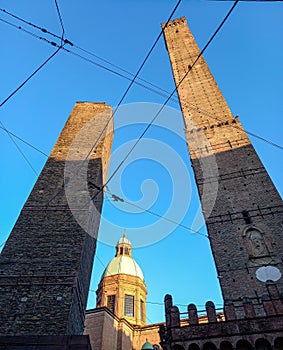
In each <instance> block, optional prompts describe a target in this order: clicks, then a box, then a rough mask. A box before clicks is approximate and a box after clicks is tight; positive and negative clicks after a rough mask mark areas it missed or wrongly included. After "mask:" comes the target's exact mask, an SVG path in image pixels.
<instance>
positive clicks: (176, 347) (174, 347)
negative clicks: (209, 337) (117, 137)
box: [172, 345, 185, 350]
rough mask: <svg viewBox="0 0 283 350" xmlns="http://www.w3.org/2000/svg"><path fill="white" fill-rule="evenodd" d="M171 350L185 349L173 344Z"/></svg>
mask: <svg viewBox="0 0 283 350" xmlns="http://www.w3.org/2000/svg"><path fill="white" fill-rule="evenodd" d="M172 350H185V349H184V348H183V346H181V345H174V346H173V348H172Z"/></svg>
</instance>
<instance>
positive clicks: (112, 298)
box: [107, 295, 115, 314]
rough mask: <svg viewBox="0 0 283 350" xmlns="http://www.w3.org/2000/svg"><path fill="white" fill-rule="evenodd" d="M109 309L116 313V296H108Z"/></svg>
mask: <svg viewBox="0 0 283 350" xmlns="http://www.w3.org/2000/svg"><path fill="white" fill-rule="evenodd" d="M107 307H108V309H109V310H110V311H111V312H113V314H114V311H115V295H108V296H107Z"/></svg>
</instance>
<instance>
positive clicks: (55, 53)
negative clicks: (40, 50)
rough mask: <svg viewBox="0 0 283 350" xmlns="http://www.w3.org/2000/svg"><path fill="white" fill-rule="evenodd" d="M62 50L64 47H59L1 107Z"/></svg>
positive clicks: (0, 104)
mask: <svg viewBox="0 0 283 350" xmlns="http://www.w3.org/2000/svg"><path fill="white" fill-rule="evenodd" d="M61 49H62V46H59V47H58V48H57V50H56V51H55V52H53V53H52V54H51V55H50V56H49V57H48V58H47V59H46V60H45V61H44V62H43V63H42V64H41V65H40V66H39V67H38V68H36V70H35V71H33V72H32V73H31V74H30V75H29V76H28V77H27V78H26V79H25V80H24V81H23V82H22V83H21V84H20V85H19V86H18V87H17V88H16V89H15V90H14V91H13V92H11V93H10V95H9V96H8V97H6V98H5V99H4V101H2V102H1V103H0V107H2V106H4V104H5V103H6V102H8V101H9V100H10V98H11V97H13V96H14V95H15V94H16V93H17V92H18V91H19V90H20V89H21V88H22V87H23V86H24V85H25V84H26V83H27V82H28V81H29V80H30V79H31V78H32V77H34V76H35V74H36V73H38V72H39V71H40V70H41V69H42V68H43V67H44V66H45V65H46V64H47V63H48V62H49V61H50V60H51V59H52V58H53V57H54V56H55V55H57V53H58V52H59V51H60V50H61Z"/></svg>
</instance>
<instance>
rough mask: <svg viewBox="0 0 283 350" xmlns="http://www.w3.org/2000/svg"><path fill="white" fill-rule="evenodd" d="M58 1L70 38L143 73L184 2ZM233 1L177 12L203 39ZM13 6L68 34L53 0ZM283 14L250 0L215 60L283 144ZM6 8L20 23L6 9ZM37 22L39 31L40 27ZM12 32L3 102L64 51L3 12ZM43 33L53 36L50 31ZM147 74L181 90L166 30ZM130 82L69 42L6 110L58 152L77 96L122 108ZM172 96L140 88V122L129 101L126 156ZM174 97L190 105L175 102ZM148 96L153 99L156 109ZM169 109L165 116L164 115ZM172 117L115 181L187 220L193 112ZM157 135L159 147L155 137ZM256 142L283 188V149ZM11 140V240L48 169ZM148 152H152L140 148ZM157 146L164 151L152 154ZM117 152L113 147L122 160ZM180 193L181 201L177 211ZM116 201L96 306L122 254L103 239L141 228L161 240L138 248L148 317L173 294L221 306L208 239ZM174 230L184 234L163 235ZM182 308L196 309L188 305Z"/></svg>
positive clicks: (10, 119)
mask: <svg viewBox="0 0 283 350" xmlns="http://www.w3.org/2000/svg"><path fill="white" fill-rule="evenodd" d="M58 4H59V7H60V11H61V14H62V18H63V22H64V27H65V32H66V37H67V38H68V39H69V40H70V41H72V42H73V43H75V44H76V45H78V46H80V47H82V48H84V49H87V50H89V51H91V52H92V53H94V54H96V55H98V56H100V57H102V58H104V59H106V60H108V61H110V62H112V63H113V64H115V65H118V66H121V67H123V68H124V69H126V70H128V71H130V72H132V73H135V71H136V70H137V69H138V67H139V65H140V63H141V62H142V60H143V59H144V57H145V55H146V54H147V52H148V49H149V48H150V47H151V45H152V44H153V42H154V40H155V38H156V37H157V35H158V33H159V32H160V24H161V23H162V22H166V20H167V18H168V16H169V14H170V13H171V11H172V9H173V7H174V6H175V1H169V0H168V1H167V0H162V1H161V0H156V1H152V0H144V1H135V0H131V1H130V0H121V1H114V0H112V1H107V0H106V1H104V2H94V1H90V0H85V1H80V2H78V1H75V0H68V1H62V0H61V1H60V0H58ZM231 5H232V3H231V2H216V1H202V0H192V1H185V0H183V2H182V3H181V5H180V7H179V9H178V10H177V12H176V15H175V16H174V17H181V16H186V18H187V21H188V24H189V26H190V29H191V31H192V33H193V35H194V36H195V38H196V40H197V42H198V44H199V46H200V48H202V47H203V46H204V45H205V43H206V42H207V40H208V39H209V37H210V36H211V34H212V33H213V32H214V30H215V29H216V28H217V26H218V24H219V23H220V21H221V20H222V19H223V17H224V16H225V14H226V13H227V11H228V9H229V8H230V7H231ZM1 7H2V8H4V9H6V10H8V11H10V12H12V13H14V14H16V15H18V16H20V17H23V18H24V19H26V20H28V21H30V22H33V23H35V24H37V25H39V26H41V27H44V28H47V29H48V30H49V31H52V32H55V33H57V34H59V35H60V33H61V27H60V22H59V20H58V17H57V13H56V8H55V4H54V3H53V2H52V1H46V0H44V1H35V0H30V1H28V2H23V1H20V0H14V1H13V2H11V1H2V3H1ZM282 14H283V5H282V4H281V3H275V2H263V3H258V2H240V3H239V4H238V5H237V7H236V9H235V11H234V12H233V14H232V15H231V17H230V18H229V20H228V21H227V23H226V24H225V25H224V27H223V28H222V30H221V32H220V33H219V34H218V35H217V37H216V38H215V40H214V41H213V42H212V44H211V45H210V46H209V48H208V49H207V51H206V53H205V58H206V61H207V63H208V65H209V67H210V69H211V71H212V73H213V74H214V77H215V79H216V81H217V82H218V84H219V86H220V88H221V90H222V92H223V94H224V96H225V98H226V99H227V102H228V104H229V105H230V108H231V110H232V112H233V113H234V115H239V116H240V120H241V122H242V124H243V125H244V127H245V128H246V129H247V130H249V131H251V132H253V133H255V134H257V135H260V136H262V137H263V138H265V139H268V140H271V141H273V142H274V143H277V144H279V145H282V136H281V135H282V97H283V96H282V91H283V86H282V85H283V83H282V82H283V69H282V62H283V48H282V34H283V24H282V21H281V19H282ZM0 18H2V19H5V20H8V21H11V22H12V23H15V24H18V22H16V21H15V20H12V19H11V18H10V17H9V16H7V15H5V14H4V13H2V12H1V13H0ZM18 25H19V24H18ZM25 28H26V29H28V30H31V31H33V29H32V28H29V27H25ZM0 33H1V39H2V40H1V45H2V50H1V63H2V64H1V66H0V71H1V81H2V84H1V89H0V101H1V102H2V101H3V100H4V99H5V98H6V97H7V96H8V95H9V94H10V93H11V92H12V91H13V90H14V89H15V88H16V87H17V86H18V85H19V84H20V83H21V82H22V81H23V80H24V79H25V78H26V77H27V76H28V75H29V74H30V73H31V72H32V71H33V70H34V69H35V68H37V67H38V66H39V65H40V64H41V63H42V62H43V61H44V60H45V59H46V58H47V57H48V56H49V55H51V53H52V52H54V50H55V49H54V47H52V46H50V45H48V44H46V43H45V42H43V41H40V40H37V39H36V38H33V37H31V36H29V35H27V34H26V33H23V32H22V31H19V30H17V29H15V28H13V27H11V26H8V25H7V24H5V23H3V22H0ZM38 34H39V35H41V33H40V32H39V33H38ZM82 54H83V55H84V56H86V55H85V54H84V53H82ZM92 58H93V57H92ZM97 62H99V63H101V62H100V61H98V60H97ZM140 76H141V77H142V78H144V79H146V80H148V81H150V82H152V83H154V84H156V85H158V86H160V87H162V88H163V89H165V90H167V91H172V89H173V88H174V83H173V78H172V74H171V68H170V65H169V59H168V55H167V52H166V49H165V45H164V41H163V39H161V40H160V42H159V43H158V45H157V47H156V48H155V50H154V51H153V53H152V55H151V57H150V59H149V60H148V62H147V64H146V66H145V67H144V69H143V70H142V72H141V75H140ZM127 86H128V81H127V80H125V79H122V78H120V77H118V76H115V75H113V74H111V73H109V72H107V71H105V70H102V69H101V68H98V67H96V66H94V65H92V64H90V63H87V62H85V61H83V60H81V59H79V58H77V57H75V56H73V55H71V54H68V53H67V52H60V53H59V54H58V55H56V56H55V57H54V58H53V59H52V60H51V61H50V62H49V63H48V64H47V65H46V67H44V69H42V70H41V71H40V72H39V73H38V74H37V75H36V76H35V77H34V78H33V79H32V80H31V81H30V82H28V83H27V84H26V86H24V87H23V88H22V89H21V90H20V91H19V92H18V93H17V94H15V95H14V96H13V97H12V98H11V99H10V100H9V101H8V102H7V103H6V104H4V105H3V106H2V107H1V109H0V120H1V121H2V122H3V123H4V125H5V127H6V128H7V129H9V130H11V131H12V132H13V133H15V134H17V135H19V136H20V137H22V138H23V139H25V140H27V141H29V142H30V143H32V144H33V145H35V146H37V147H38V148H39V149H41V150H42V151H44V152H45V153H47V154H49V152H50V151H51V149H52V147H53V145H54V143H55V141H56V139H57V137H58V136H59V133H60V131H61V129H62V128H63V126H64V123H65V122H66V120H67V118H68V115H69V114H70V112H71V110H72V108H73V106H74V104H75V102H76V101H103V102H106V103H107V104H109V105H112V106H115V105H116V104H117V103H118V101H119V100H120V98H121V96H122V94H123V93H124V91H125V89H126V88H127ZM164 100H165V98H164V97H161V96H159V95H156V94H154V93H152V92H150V91H147V90H145V89H142V88H141V87H139V86H133V88H132V89H131V90H130V92H129V94H128V95H127V97H126V99H125V101H124V103H125V104H132V105H131V106H134V111H135V112H134V114H136V113H137V111H142V113H140V114H139V116H138V118H139V119H138V122H135V123H134V122H133V119H132V117H131V113H132V112H131V109H127V108H128V107H127V106H126V107H125V108H126V109H125V110H126V111H130V113H129V114H127V113H124V114H123V115H122V116H121V117H119V114H117V115H116V117H115V125H116V127H117V132H116V135H115V139H114V144H113V150H114V151H115V150H118V151H116V154H118V158H119V156H121V155H123V152H125V149H126V147H128V146H129V145H130V144H131V142H132V141H133V140H135V139H136V138H137V137H138V136H139V134H140V133H141V132H142V130H143V128H144V127H145V126H146V123H147V122H148V121H149V120H150V119H151V118H152V116H151V115H150V110H151V109H153V110H154V108H155V107H154V106H155V105H143V107H140V105H137V103H142V102H146V103H152V104H162V103H163V102H164ZM168 105H169V106H170V107H171V108H173V109H176V110H178V109H179V107H178V105H177V104H176V103H174V102H169V104H168ZM147 106H150V107H148V109H147ZM173 113H178V112H173ZM137 114H138V113H137ZM123 116H124V119H123ZM119 118H121V119H119ZM127 118H129V119H127ZM165 119H166V117H165ZM165 119H162V118H161V120H160V122H161V124H162V121H164V120H165ZM121 120H122V123H124V124H123V126H122V127H120V124H119V123H120V121H121ZM162 125H163V124H162ZM162 125H161V126H160V125H159V126H154V127H153V128H152V129H151V130H150V131H149V133H148V134H146V138H145V140H147V141H145V142H144V143H143V144H141V147H140V149H138V148H137V150H136V152H137V153H136V154H135V153H133V155H132V158H131V159H130V160H131V161H130V162H129V164H128V166H127V167H126V168H125V171H124V172H123V173H122V174H121V177H118V178H116V179H114V180H113V181H114V182H113V188H112V190H115V191H116V190H118V187H115V186H119V185H120V184H121V188H120V187H119V189H121V191H122V192H121V193H122V194H123V198H125V199H127V201H129V202H134V203H138V204H140V206H142V207H146V208H149V209H150V210H152V211H154V212H156V213H158V214H160V215H168V217H170V218H171V219H173V220H177V221H180V218H179V217H178V215H179V214H180V210H181V211H182V210H184V208H185V211H184V218H182V221H181V222H182V224H183V225H185V226H188V227H191V226H192V225H193V221H194V218H195V214H196V212H197V208H198V206H199V203H198V196H197V193H196V187H195V184H194V178H193V174H192V173H191V169H190V162H189V158H188V153H187V150H186V148H185V143H184V140H183V136H182V122H181V116H179V121H178V122H177V123H173V124H172V125H170V123H169V124H166V127H164V125H163V126H162ZM171 128H172V129H173V130H175V131H174V132H173V131H172V130H171ZM174 128H176V129H174ZM153 141H154V146H156V147H157V148H154V147H152V142H153ZM251 141H252V143H253V145H254V146H255V148H256V150H257V152H258V154H259V156H260V158H261V159H262V161H263V163H264V165H265V166H266V168H267V170H268V172H269V173H270V176H271V178H272V179H273V181H274V183H275V185H276V186H277V188H278V190H279V191H280V192H281V194H282V191H283V186H282V181H280V180H281V174H282V170H283V169H282V162H281V157H282V150H280V149H278V148H275V147H273V146H271V145H269V144H267V143H265V142H263V141H260V140H258V139H255V138H253V137H251ZM147 142H148V143H147ZM0 146H1V150H2V152H1V156H0V157H1V158H0V162H1V175H0V179H1V180H0V181H1V182H0V186H1V197H0V234H1V241H0V243H3V242H4V241H5V240H6V239H7V236H8V235H9V233H10V231H11V229H12V227H13V225H14V223H15V221H16V219H17V217H18V215H19V213H20V210H21V208H22V206H23V204H24V202H25V200H26V199H27V197H28V195H29V193H30V191H31V189H32V187H33V185H34V183H35V181H36V178H37V176H36V175H35V174H34V172H33V171H32V170H31V168H30V167H29V166H28V165H27V163H26V162H25V160H24V159H23V158H22V156H21V155H20V153H19V152H18V150H17V149H16V148H15V145H14V144H13V143H12V142H11V140H10V139H9V137H8V136H7V135H6V134H5V132H3V131H1V130H0ZM19 146H20V147H21V149H22V151H23V152H24V153H25V155H26V157H27V158H28V159H29V161H30V162H31V164H32V165H33V167H34V168H35V169H36V171H37V172H40V171H41V169H42V167H43V165H44V163H45V161H46V158H45V157H44V156H42V155H41V154H40V153H38V152H35V151H34V150H32V149H30V148H29V147H28V146H26V145H24V144H22V143H20V142H19ZM159 146H160V147H161V148H162V149H165V152H167V151H166V147H167V149H168V150H169V151H170V152H177V154H178V157H179V158H180V164H181V165H180V166H184V167H185V168H184V169H185V170H184V173H183V172H182V173H180V172H177V171H174V168H175V166H178V165H176V164H175V163H170V162H169V165H168V163H167V158H165V157H164V154H163V153H160V152H159V148H158V147H159ZM144 150H146V153H145V154H142V153H139V152H143V151H144ZM150 150H152V154H150V155H149V153H148V152H149V151H150ZM159 154H161V157H160V158H158V155H159ZM162 154H163V155H162ZM172 154H173V153H172ZM115 159H116V158H115V157H113V162H114V161H115ZM170 159H173V158H170ZM171 166H173V170H172V168H171ZM168 167H169V168H168ZM110 171H111V170H110ZM184 174H185V175H184ZM184 176H185V177H184ZM182 181H184V183H185V184H186V192H185V194H184V193H180V189H179V187H178V185H179V184H180V183H182ZM172 198H173V199H174V201H173V203H174V206H173V210H172V211H170V212H168V208H169V207H170V204H171V203H172ZM186 198H188V202H189V205H188V206H186V205H187V202H186ZM176 203H177V204H176ZM113 204H117V203H113V202H111V201H109V200H108V199H106V201H105V205H104V211H103V218H104V219H105V221H107V222H110V223H111V225H112V226H111V225H110V226H108V225H107V224H103V225H102V226H101V230H100V233H99V238H100V241H101V242H100V243H99V244H98V249H97V257H98V259H96V260H95V266H94V273H93V279H92V283H91V292H90V297H89V307H94V306H95V293H94V291H95V290H96V288H97V284H98V282H99V279H100V277H101V274H102V272H103V270H104V267H105V265H107V263H108V262H109V260H110V259H111V258H112V257H113V256H114V251H115V249H114V247H113V246H111V245H107V244H105V243H103V242H105V241H108V238H107V237H109V236H111V237H112V236H113V237H114V239H113V240H115V239H116V237H119V236H120V235H122V233H123V230H124V228H126V230H127V232H128V234H129V236H130V238H131V237H133V243H134V241H135V238H134V237H135V234H136V233H135V232H137V229H139V231H138V232H139V235H143V234H144V235H145V236H148V235H149V236H151V235H152V236H153V237H156V236H157V237H158V239H157V242H155V243H152V244H151V243H150V240H149V243H148V244H147V245H146V246H144V247H140V248H137V249H136V250H134V252H133V254H134V257H135V259H136V260H137V262H138V263H139V265H140V266H141V268H142V270H143V272H144V275H145V280H146V284H147V288H148V291H149V293H148V302H149V303H148V305H147V310H148V313H147V316H148V322H157V321H163V320H164V316H163V314H164V311H163V305H162V304H163V298H164V295H165V294H166V293H170V294H172V295H173V297H174V301H175V303H176V304H180V305H187V304H189V303H191V302H194V303H196V304H197V305H200V308H201V305H204V304H205V302H206V301H207V300H213V301H214V302H215V303H216V304H221V301H222V300H221V293H220V290H219V286H218V280H217V277H216V273H215V268H214V264H213V260H212V255H211V252H210V249H209V243H208V240H207V239H206V238H205V237H203V236H201V235H198V234H192V233H190V232H189V231H188V230H186V229H185V228H182V227H174V225H172V224H170V223H168V222H166V221H162V220H160V219H159V218H157V217H154V216H152V215H150V214H146V213H140V212H139V211H138V210H137V212H136V213H133V207H131V206H127V205H125V204H123V203H118V204H117V206H116V207H115V206H113ZM169 214H170V216H169ZM156 222H158V224H159V226H156V227H157V228H155V226H154V223H156ZM112 230H115V232H112ZM157 231H158V232H157ZM166 231H172V232H171V233H170V234H166V235H165V234H164V235H163V232H166ZM200 231H202V232H205V228H204V227H202V228H200ZM164 236H165V237H164ZM159 237H160V238H159ZM113 240H112V241H113ZM180 308H181V311H185V306H181V307H180Z"/></svg>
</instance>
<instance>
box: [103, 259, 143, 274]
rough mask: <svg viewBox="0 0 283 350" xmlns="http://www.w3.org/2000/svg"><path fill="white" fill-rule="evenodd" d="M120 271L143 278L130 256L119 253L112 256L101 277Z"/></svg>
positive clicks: (119, 272) (120, 272)
mask: <svg viewBox="0 0 283 350" xmlns="http://www.w3.org/2000/svg"><path fill="white" fill-rule="evenodd" d="M122 273H123V274H126V275H132V276H137V277H140V278H141V279H142V280H143V279H144V277H143V273H142V270H141V268H140V267H139V265H138V264H137V263H136V262H135V260H134V259H133V258H132V257H130V256H126V255H120V256H116V257H115V258H113V259H112V260H111V261H110V263H109V264H108V265H107V267H106V269H105V270H104V273H103V275H102V278H103V277H107V276H113V275H118V274H122Z"/></svg>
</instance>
